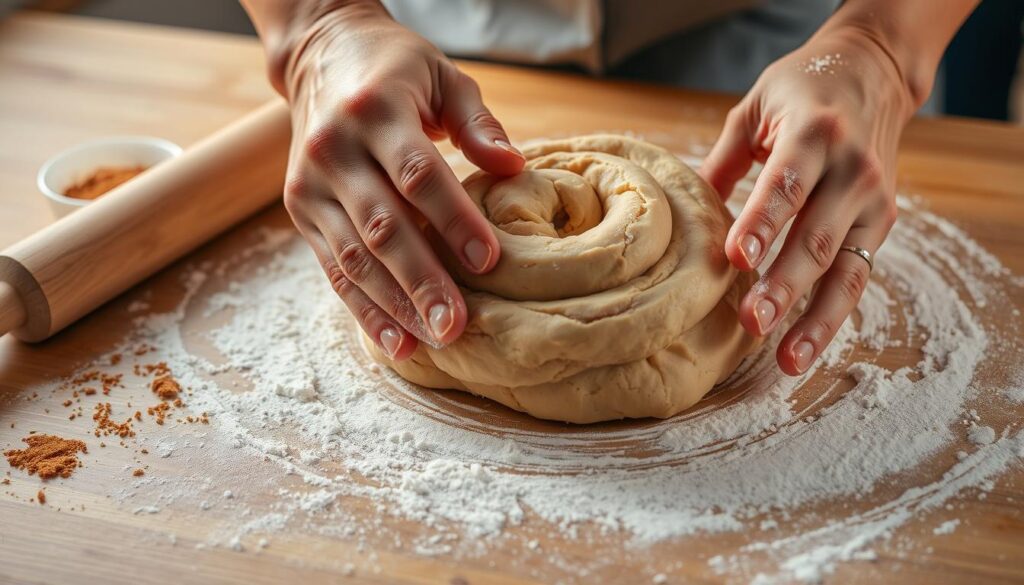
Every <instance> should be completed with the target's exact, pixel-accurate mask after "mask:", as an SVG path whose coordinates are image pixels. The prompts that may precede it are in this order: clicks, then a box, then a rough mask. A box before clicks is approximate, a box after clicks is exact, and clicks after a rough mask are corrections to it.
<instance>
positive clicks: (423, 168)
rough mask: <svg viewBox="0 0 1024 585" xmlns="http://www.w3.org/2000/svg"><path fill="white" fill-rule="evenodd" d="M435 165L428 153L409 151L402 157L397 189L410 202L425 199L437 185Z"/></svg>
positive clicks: (419, 150) (416, 150)
mask: <svg viewBox="0 0 1024 585" xmlns="http://www.w3.org/2000/svg"><path fill="white" fill-rule="evenodd" d="M437 176H438V169H437V164H436V162H435V161H434V159H433V157H432V156H430V154H429V153H427V152H424V151H423V150H421V149H413V150H410V151H409V152H408V153H407V154H405V155H404V156H403V157H402V163H401V165H400V166H399V170H398V188H399V189H400V190H401V191H402V194H403V195H405V197H406V198H407V199H409V200H410V201H415V200H421V199H425V198H426V197H427V196H428V195H429V194H430V193H431V192H433V189H434V186H435V185H436V184H437Z"/></svg>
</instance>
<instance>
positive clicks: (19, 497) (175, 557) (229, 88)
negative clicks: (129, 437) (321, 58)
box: [0, 14, 1024, 583]
mask: <svg viewBox="0 0 1024 585" xmlns="http://www.w3.org/2000/svg"><path fill="white" fill-rule="evenodd" d="M465 69H466V70H467V71H468V72H469V73H470V74H471V75H473V76H474V77H475V78H476V79H478V80H479V82H480V84H481V86H482V88H483V90H484V94H485V97H486V99H487V101H488V103H489V105H490V106H491V108H492V109H493V110H494V112H495V114H496V115H497V116H498V117H499V119H501V120H503V121H504V123H505V124H506V126H507V128H508V129H509V131H510V133H511V135H512V137H513V139H514V140H522V139H528V138H536V137H545V136H548V137H550V136H556V135H565V134H570V133H586V132H593V131H599V130H611V131H615V130H619V131H622V130H631V131H635V132H639V133H643V134H645V135H646V136H648V137H650V138H652V139H653V140H655V141H659V139H660V140H661V141H666V140H668V141H672V142H673V143H674V144H676V145H681V146H682V147H683V148H687V147H688V146H692V147H693V148H695V149H699V148H706V147H707V145H709V144H711V143H712V142H713V140H714V138H715V136H716V135H717V133H718V131H719V129H720V127H721V122H722V119H723V117H724V114H725V112H726V110H727V109H728V107H729V106H730V105H731V103H733V102H734V99H735V98H732V97H727V96H713V95H706V94H697V93H689V92H681V91H677V90H671V89H661V88H653V87H643V86H636V85H627V84H620V83H611V82H601V81H593V80H588V79H585V78H579V77H570V76H563V75H556V74H549V73H542V72H535V71H526V70H521V69H512V68H505V67H497V66H490V65H482V64H469V63H467V64H465ZM0 88H3V90H2V91H0V246H6V245H7V244H10V243H11V242H14V241H16V240H18V239H19V238H22V237H24V236H26V235H28V234H30V233H32V232H33V231H34V230H37V229H39V228H40V227H42V226H44V225H46V224H47V223H48V222H49V221H51V217H50V215H49V211H48V209H47V207H46V205H45V202H44V200H43V199H42V197H41V196H40V195H38V193H37V192H36V189H35V184H34V180H35V171H36V169H38V167H39V166H40V165H41V164H42V162H43V161H44V160H45V159H46V158H47V157H48V156H50V155H51V154H53V153H55V152H57V151H59V150H61V149H63V148H65V147H68V146H70V145H73V144H75V143H77V142H80V141H82V140H85V139H89V138H93V137H99V136H105V135H111V134H147V135H155V136H161V137H164V138H168V139H170V140H172V141H175V142H177V143H179V144H181V145H182V146H188V145H189V144H191V143H193V142H194V141H196V140H197V139H199V138H200V137H202V136H204V135H206V134H208V133H210V132H212V131H213V130H215V129H217V128H219V127H220V126H222V125H224V124H226V123H228V122H230V121H232V120H233V119H235V118H237V117H238V116H240V115H241V114H242V113H244V112H246V111H248V110H251V109H253V108H254V107H256V106H257V105H259V104H260V103H262V102H264V101H265V100H267V99H268V98H270V97H271V96H272V92H271V90H270V88H269V87H268V86H267V84H266V82H265V81H264V73H263V62H262V55H261V51H260V49H259V47H258V46H257V44H256V42H255V41H253V40H252V39H248V38H243V37H235V36H228V35H219V34H212V33H205V32H190V31H185V30H171V29H162V28H157V27H150V26H142V25H128V24H121V23H113V22H109V21H98V20H89V19H82V18H69V17H53V16H40V15H30V14H20V15H16V16H14V17H12V18H10V19H8V20H6V21H3V22H0ZM541 96H543V99H542V98H541ZM641 100H642V102H643V104H644V106H643V107H637V105H636V104H637V103H638V102H639V101H641ZM900 189H901V190H903V191H905V192H911V193H923V194H926V196H927V198H928V200H929V202H930V205H931V207H932V209H933V210H934V211H936V212H937V213H940V214H942V215H945V216H948V217H952V218H955V219H956V221H957V222H958V223H959V224H960V225H962V226H964V227H965V228H966V229H967V231H968V232H969V233H970V234H971V235H972V236H973V237H974V238H976V239H977V240H978V241H979V242H981V243H982V244H983V245H984V246H985V247H986V248H988V249H989V250H990V251H992V252H993V253H994V254H995V255H997V256H998V257H999V258H1000V259H1001V260H1002V261H1003V262H1004V263H1005V264H1006V265H1007V266H1009V267H1010V268H1011V270H1013V271H1014V272H1015V273H1017V274H1022V273H1024V230H1022V229H1021V226H1022V225H1024V129H1020V128H1012V127H1008V126H1004V125H998V124H988V123H978V122H971V121H961V120H951V119H939V120H917V121H915V122H913V123H912V124H911V125H910V127H909V129H908V130H907V132H906V133H905V137H904V141H903V147H902V150H901V157H900ZM260 222H262V223H264V224H266V223H270V224H275V225H287V221H286V218H285V217H284V214H283V213H282V212H281V210H280V209H276V210H271V211H270V212H268V213H267V214H264V216H263V217H261V218H260V219H259V220H257V223H260ZM244 229H249V228H243V230H244ZM236 231H237V230H236ZM232 237H235V236H232ZM203 253H204V254H205V253H206V252H203ZM179 268H180V267H174V268H171V269H169V270H168V271H165V272H164V273H163V274H161V275H159V276H157V277H155V278H156V279H157V280H158V281H160V282H164V283H173V282H175V280H174V279H175V276H176V273H177V271H179ZM169 288H172V289H174V288H175V287H173V286H171V287H169ZM174 294H178V293H174ZM172 297H173V294H170V293H169V296H168V298H166V299H163V298H160V297H159V296H157V297H156V298H154V299H153V304H154V305H156V306H160V305H164V306H173V303H174V298H172ZM124 304H125V301H124V300H119V301H116V302H115V303H113V305H112V306H111V307H107V308H105V309H102V310H101V311H100V312H99V313H98V314H97V315H94V316H92V317H90V318H89V319H86V320H85V321H84V322H83V323H81V324H79V325H77V326H74V327H72V328H70V329H69V330H68V331H67V332H65V333H64V334H62V335H60V336H58V337H57V338H56V339H54V340H52V341H51V342H48V343H46V344H42V345H39V346H33V347H29V346H25V345H22V344H18V343H15V342H14V341H13V340H11V339H9V338H8V339H4V340H3V341H0V392H2V394H0V447H2V448H8V447H10V446H14V445H16V444H17V443H18V441H19V439H20V438H21V437H22V436H23V435H24V434H25V433H26V432H28V431H29V430H37V431H40V432H52V433H56V434H63V433H64V432H65V431H66V429H67V427H68V421H67V415H66V412H65V411H64V410H63V409H62V408H60V404H58V402H59V400H60V399H59V398H56V397H49V396H44V397H42V398H37V399H35V400H32V399H31V391H30V390H27V389H28V388H30V387H31V386H32V385H34V384H36V383H39V382H41V381H44V380H48V379H52V378H54V377H56V376H61V375H66V374H68V373H70V372H72V371H73V370H74V369H75V368H76V367H77V366H79V365H80V364H82V363H85V362H87V361H89V360H90V359H91V358H92V357H93V356H95V355H98V354H100V353H102V352H104V351H106V349H108V348H109V347H111V345H112V344H113V343H114V342H115V341H116V340H117V339H118V338H119V336H120V335H122V334H123V333H124V327H123V326H119V325H116V324H115V322H114V321H113V319H114V317H113V313H114V312H115V311H120V313H118V314H119V315H123V310H124ZM40 401H42V402H40ZM47 401H50V402H52V403H50V402H47ZM96 451H97V449H96V448H95V445H91V446H90V454H89V456H87V457H86V467H84V468H83V469H81V470H80V471H79V473H78V474H76V476H75V477H73V478H71V479H69V480H66V481H61V482H57V483H54V484H52V485H50V487H48V488H47V489H48V493H49V494H50V498H49V499H50V500H51V505H48V506H40V505H38V504H37V503H34V502H32V501H30V498H31V497H32V496H33V495H34V494H35V491H36V490H37V489H38V488H39V485H40V484H39V481H38V480H37V479H36V478H34V477H31V478H29V477H27V476H25V475H24V474H21V473H20V472H17V473H14V474H12V475H11V476H10V477H11V479H12V484H11V486H4V487H3V489H2V490H0V492H5V493H6V492H9V493H7V495H2V494H0V582H12V583H27V582H32V583H50V582H54V583H57V582H61V583H72V582H76V583H84V582H99V581H103V582H110V583H144V582H164V581H167V580H171V579H174V580H175V581H177V582H198V581H203V580H216V581H218V582H237V583H263V582H266V583H273V582H280V581H283V580H285V579H297V580H302V581H303V582H341V581H346V582H347V577H346V576H345V573H346V571H344V570H342V569H340V568H339V567H338V566H337V564H332V563H330V562H328V561H327V560H326V559H327V558H329V557H345V556H346V555H355V554H356V553H355V551H353V545H352V543H350V542H346V541H345V540H344V539H338V540H335V539H323V538H320V539H318V538H316V537H314V536H311V535H293V536H294V540H293V541H292V542H290V543H289V542H286V543H283V544H280V545H278V544H276V543H275V545H274V546H272V547H270V548H269V549H267V550H264V551H252V550H249V551H246V552H235V551H232V550H229V549H226V548H202V549H197V548H196V547H195V546H194V545H195V544H196V543H199V542H202V539H203V534H204V532H203V528H204V527H203V520H202V519H201V518H194V517H190V516H188V515H187V514H184V513H180V514H178V515H172V516H171V517H170V519H169V520H168V519H167V518H163V517H161V518H157V517H154V516H148V515H144V514H143V515H133V514H132V513H131V511H130V510H125V509H123V508H121V507H119V506H118V505H117V503H116V502H114V501H112V500H111V499H110V497H109V496H110V494H111V493H113V492H115V491H117V490H120V489H123V488H124V485H125V484H124V481H125V480H124V477H123V476H124V474H123V473H121V469H122V466H123V465H127V464H131V463H132V461H133V460H132V457H133V456H134V455H132V454H131V453H128V452H127V451H125V452H124V453H120V452H117V451H116V450H111V449H108V450H107V452H104V453H103V454H102V457H100V456H99V455H98V454H97V453H96ZM119 453H120V454H119ZM147 463H149V464H150V465H152V468H153V470H152V474H153V475H154V476H157V477H158V476H159V475H160V474H161V473H164V474H173V473H184V472H185V470H184V469H182V468H181V467H180V466H181V463H180V462H179V463H174V462H173V460H167V462H153V461H148V462H147ZM203 465H204V466H206V467H207V468H208V467H209V465H210V463H209V462H206V463H204V464H203ZM1011 475H1012V476H1011V477H1010V478H1009V480H1008V481H1006V482H1001V483H1000V485H1001V486H1008V487H1000V488H999V489H997V490H996V491H994V492H993V493H992V494H990V495H989V497H988V498H987V499H985V500H984V501H978V500H971V501H969V502H966V503H965V504H964V508H963V510H961V512H960V514H961V516H967V517H970V518H972V521H971V524H970V528H969V529H968V530H959V531H957V532H956V533H955V534H954V535H952V536H948V537H945V538H944V539H942V540H935V542H934V551H933V552H932V553H929V554H920V553H918V554H913V555H911V556H909V557H906V558H904V557H902V556H901V555H900V554H899V553H898V551H892V550H887V549H886V548H885V545H884V544H882V545H880V547H879V552H880V559H879V561H878V562H876V563H874V564H871V565H864V564H859V565H855V566H851V565H842V566H840V567H839V569H838V572H837V573H836V575H835V577H834V579H835V581H837V582H865V583H866V582H875V581H876V580H878V579H882V580H884V581H893V580H899V581H900V582H920V583H924V582H927V583H936V582H943V583H960V582H967V581H971V582H978V583H981V582H990V583H996V582H1022V581H1024V511H1022V505H1021V502H1024V473H1022V472H1021V471H1020V470H1019V468H1018V469H1017V470H1015V471H1012V472H1011ZM4 477H7V476H6V475H5V476H4ZM11 494H13V496H12V495H11ZM269 497H272V496H269ZM920 533H921V536H920V539H921V541H922V542H923V543H924V544H929V542H930V540H932V536H931V532H930V530H929V531H920ZM170 535H177V537H176V538H177V539H178V542H177V544H176V545H174V546H171V545H168V543H167V539H168V538H169V537H170ZM584 552H585V551H584ZM706 552H707V551H702V553H706ZM679 554H680V558H688V557H686V556H685V555H686V554H687V553H686V552H684V551H680V552H679ZM382 555H383V556H382V557H381V560H380V561H379V562H378V563H377V565H376V570H377V571H379V572H377V573H374V572H372V571H357V572H356V573H355V576H354V578H353V579H354V580H355V581H360V582H379V583H398V582H401V583H489V582H501V583H526V582H534V581H533V580H532V579H529V578H527V577H525V576H523V575H517V574H516V573H515V572H512V571H507V570H505V568H506V567H505V566H504V564H503V563H504V562H505V560H507V557H506V556H505V555H496V556H495V557H494V559H492V560H494V562H495V564H494V565H493V566H491V565H489V564H488V563H487V562H486V560H484V561H473V562H467V563H465V564H463V565H460V564H458V563H453V562H451V561H446V560H445V559H443V558H438V559H429V558H417V557H416V556H415V555H412V554H411V553H406V554H394V553H382ZM552 575H554V573H552ZM680 576H684V577H689V578H691V579H694V580H697V581H699V582H718V581H721V580H722V578H721V577H717V576H716V575H715V574H714V573H712V572H709V571H708V570H707V567H706V565H705V564H703V563H689V562H687V563H684V564H683V566H682V568H681V569H680ZM618 577H619V578H620V579H621V580H622V581H623V582H635V581H634V578H635V575H633V576H631V575H630V574H629V573H628V572H625V573H620V574H619V575H618ZM551 578H552V579H554V578H555V577H551ZM673 582H674V581H673Z"/></svg>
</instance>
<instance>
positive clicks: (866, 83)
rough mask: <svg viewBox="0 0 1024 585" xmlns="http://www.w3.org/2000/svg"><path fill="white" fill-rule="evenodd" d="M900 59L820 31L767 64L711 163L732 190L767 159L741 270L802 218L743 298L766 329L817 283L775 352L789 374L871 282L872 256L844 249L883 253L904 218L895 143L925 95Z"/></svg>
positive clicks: (745, 228)
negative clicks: (912, 84)
mask: <svg viewBox="0 0 1024 585" xmlns="http://www.w3.org/2000/svg"><path fill="white" fill-rule="evenodd" d="M890 55H891V53H889V52H888V51H886V50H885V48H884V46H883V45H881V44H880V43H879V42H878V40H877V39H875V38H872V37H871V35H868V34H865V33H864V32H863V31H862V30H860V29H858V28H856V27H850V28H849V29H839V30H832V31H830V32H829V33H828V34H822V33H819V34H818V35H816V36H815V37H814V38H812V39H811V40H810V41H809V42H808V43H807V44H806V45H805V46H804V47H802V48H800V49H798V50H797V51H795V52H793V53H791V54H790V55H787V56H786V57H784V58H782V59H781V60H779V61H777V62H776V63H774V64H772V65H771V66H770V67H769V68H767V69H766V70H765V71H764V73H763V74H762V75H761V77H760V78H759V79H758V80H757V83H756V84H755V85H754V87H753V88H752V89H751V91H750V93H748V94H747V96H746V97H745V98H744V99H743V100H742V101H741V102H740V103H739V105H737V106H736V107H735V108H733V109H732V111H730V112H729V115H728V117H727V118H726V123H725V128H724V130H723V132H722V135H721V136H720V137H719V139H718V142H717V143H716V144H715V146H714V148H713V149H712V151H711V153H710V154H709V155H708V157H707V159H706V160H705V161H704V164H703V166H702V168H701V174H702V175H703V176H704V177H705V179H707V181H708V182H709V183H710V184H711V185H712V186H714V187H715V188H716V189H717V190H718V192H719V193H721V195H722V196H723V197H728V196H729V194H730V193H731V192H732V190H733V187H734V186H735V184H736V182H737V181H738V180H739V179H740V178H742V177H743V176H744V175H745V174H746V173H747V171H748V170H749V169H750V166H751V164H752V162H753V161H754V160H757V161H759V162H762V163H764V170H763V171H761V173H760V175H759V176H758V178H757V181H756V183H755V185H754V189H753V191H752V192H751V195H750V199H749V200H748V201H747V203H746V205H745V206H744V209H743V211H742V212H741V213H740V215H739V217H738V218H737V219H736V222H735V223H734V225H733V226H732V229H731V230H730V232H729V235H728V238H727V240H726V244H725V250H726V254H727V256H728V257H729V260H730V261H731V262H732V263H733V265H735V266H736V267H737V268H738V269H740V270H753V269H755V268H758V267H760V266H761V264H762V261H763V259H764V256H765V253H766V251H767V250H768V248H769V247H770V246H771V245H772V243H773V242H774V241H775V239H776V238H778V237H779V234H780V232H781V231H782V229H783V227H784V226H785V224H786V222H787V221H788V220H790V219H791V218H794V219H793V224H792V226H791V228H790V231H789V234H788V236H786V239H785V242H784V243H783V246H782V249H781V252H780V254H779V255H778V257H777V259H776V260H775V261H774V262H773V263H772V264H771V266H770V267H767V269H766V270H765V271H764V273H763V276H762V277H761V280H760V281H759V282H758V283H757V284H756V285H755V286H754V287H753V288H752V289H751V291H750V292H749V293H748V294H747V295H746V296H745V297H744V299H743V300H742V302H741V305H740V321H741V322H742V324H743V326H744V327H745V328H746V329H747V330H748V331H750V333H751V334H754V335H766V334H768V333H770V332H771V331H772V330H773V329H774V328H775V327H776V326H777V325H778V324H779V323H780V322H782V320H783V318H784V317H785V316H786V314H787V313H788V312H789V311H790V310H791V309H792V308H793V306H794V305H795V304H796V302H797V301H798V300H799V299H800V298H801V297H802V296H803V295H805V294H807V293H809V292H811V291H812V290H813V295H812V297H811V300H810V303H809V305H808V306H807V309H806V310H805V311H804V313H803V314H802V315H801V316H800V318H799V319H798V320H797V321H796V322H795V323H794V324H793V326H792V327H791V328H790V329H789V331H788V332H787V333H786V334H785V336H784V337H783V338H782V341H781V342H780V343H779V347H778V350H777V356H776V358H777V360H778V363H779V366H780V367H781V368H782V370H783V371H784V372H785V373H787V374H790V375H796V374H799V373H802V372H804V371H806V370H807V368H808V367H809V366H810V364H811V363H812V362H813V361H814V360H815V359H816V358H817V357H818V356H819V355H820V354H821V352H822V351H823V350H824V349H825V346H827V345H828V343H829V342H830V341H831V340H832V338H833V337H834V336H835V334H836V331H837V330H838V329H839V327H840V325H842V323H843V321H845V320H846V317H847V316H848V315H849V314H850V313H851V312H852V311H853V309H854V308H855V307H856V305H857V302H858V300H859V299H860V296H861V294H862V293H863V291H864V288H865V286H866V285H867V282H868V277H869V266H868V263H867V262H866V261H865V260H864V259H863V258H861V257H859V256H858V255H856V254H852V253H849V252H846V251H840V247H841V246H856V247H860V248H864V249H866V250H868V251H869V252H870V253H871V254H872V255H874V253H875V251H876V250H878V247H879V246H880V245H881V244H882V241H883V240H884V239H885V237H886V235H887V234H888V233H889V229H890V228H891V227H892V225H893V222H894V221H895V220H896V203H895V183H896V152H897V145H898V142H899V137H900V134H901V132H902V130H903V127H904V125H905V124H906V122H907V121H908V120H909V119H910V117H911V115H912V114H913V112H914V111H915V110H916V108H917V106H918V105H919V104H918V103H916V102H918V101H919V100H918V99H916V98H915V96H914V95H913V92H911V91H910V90H909V89H908V86H907V83H906V82H905V79H906V78H905V76H904V74H903V72H901V71H900V69H899V66H898V64H897V63H896V61H895V60H894V59H893V58H891V56H890Z"/></svg>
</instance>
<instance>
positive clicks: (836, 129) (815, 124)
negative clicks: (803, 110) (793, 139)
mask: <svg viewBox="0 0 1024 585" xmlns="http://www.w3.org/2000/svg"><path fill="white" fill-rule="evenodd" d="M845 130H846V129H845V124H844V123H843V118H842V116H840V115H839V114H838V113H837V112H833V111H823V112H818V113H817V114H815V115H814V116H812V117H811V120H810V122H809V123H808V124H807V129H806V132H805V134H804V139H805V141H808V142H824V143H825V144H835V143H837V142H840V141H841V140H842V139H843V136H844V135H845V134H846V132H845Z"/></svg>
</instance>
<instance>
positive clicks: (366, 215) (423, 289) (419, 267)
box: [329, 156, 466, 345]
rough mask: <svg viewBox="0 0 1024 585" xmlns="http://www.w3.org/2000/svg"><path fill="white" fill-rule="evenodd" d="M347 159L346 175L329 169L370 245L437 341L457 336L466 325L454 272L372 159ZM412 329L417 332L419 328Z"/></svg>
mask: <svg viewBox="0 0 1024 585" xmlns="http://www.w3.org/2000/svg"><path fill="white" fill-rule="evenodd" d="M366 158H367V160H364V161H362V163H361V164H351V165H347V166H348V168H349V169H350V170H349V171H348V172H347V173H345V174H344V175H343V176H341V175H338V174H332V175H330V178H329V180H330V181H331V182H332V187H333V190H334V193H335V194H336V195H337V197H338V200H339V201H341V204H342V206H344V208H345V211H346V212H347V213H348V216H349V218H350V219H351V221H352V223H353V225H355V227H356V230H357V231H358V232H359V237H360V239H361V240H362V241H363V243H364V244H365V245H366V248H367V249H368V250H369V251H370V253H371V254H373V255H374V257H376V258H377V259H378V260H379V261H380V262H381V263H382V264H384V266H385V267H386V268H387V269H388V272H390V273H391V274H392V275H393V276H394V278H395V280H396V281H397V282H398V284H399V285H400V286H401V287H402V290H403V291H405V294H406V295H407V296H408V297H409V299H411V300H412V302H413V305H415V306H416V310H417V312H418V313H419V314H420V318H421V319H423V323H425V324H426V326H427V328H428V330H429V332H430V335H429V336H428V335H425V334H424V335H420V340H422V341H426V342H428V343H432V344H436V345H445V344H448V343H451V342H452V341H454V340H455V339H456V338H457V337H458V336H459V335H460V334H461V333H462V330H463V329H464V328H465V326H466V304H465V301H464V300H463V299H462V295H461V294H460V293H459V289H458V287H457V286H456V285H455V283H454V282H453V281H452V279H451V276H449V275H448V272H447V271H446V270H445V269H444V267H443V266H442V265H441V262H440V261H439V260H438V259H437V256H435V255H434V252H433V250H432V249H431V248H430V246H429V244H427V241H426V238H425V237H424V236H423V233H422V232H421V231H420V229H419V228H418V226H417V225H416V224H415V222H414V221H413V220H412V218H411V216H410V214H409V211H408V209H407V208H406V207H405V205H404V203H403V202H402V199H401V196H400V195H399V194H398V193H396V192H395V190H394V188H393V187H392V186H391V184H390V182H389V181H387V180H386V178H385V177H384V176H383V175H382V174H381V173H380V171H379V170H378V169H376V168H375V167H376V165H375V162H374V161H372V160H369V157H368V156H367V157H366ZM412 333H414V334H417V335H419V333H420V332H417V331H413V332H412Z"/></svg>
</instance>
